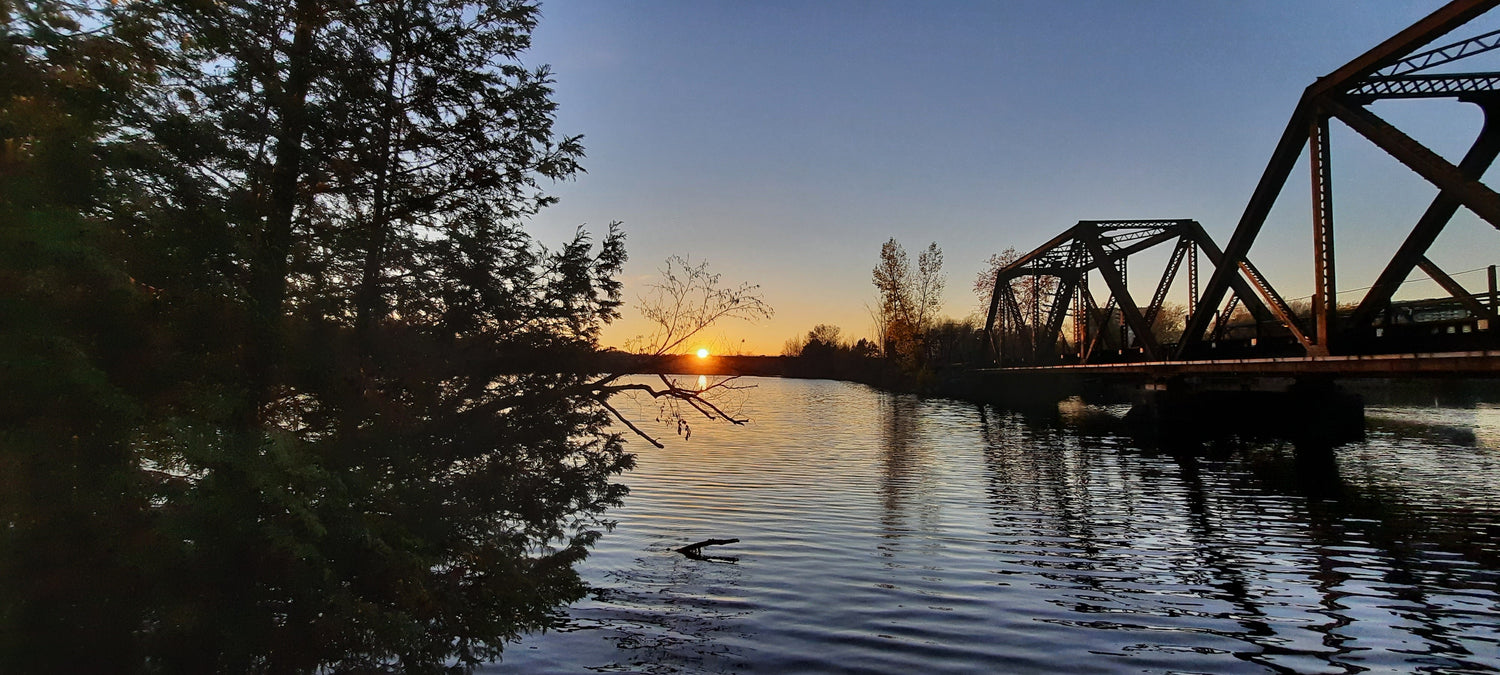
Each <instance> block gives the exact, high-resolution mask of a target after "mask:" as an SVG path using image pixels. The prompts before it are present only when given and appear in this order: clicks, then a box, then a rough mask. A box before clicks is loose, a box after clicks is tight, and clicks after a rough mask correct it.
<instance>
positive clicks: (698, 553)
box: [676, 539, 740, 560]
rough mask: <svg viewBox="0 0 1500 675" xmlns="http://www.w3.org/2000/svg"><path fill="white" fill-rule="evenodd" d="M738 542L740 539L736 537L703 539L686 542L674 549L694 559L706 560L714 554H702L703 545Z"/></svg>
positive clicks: (721, 544)
mask: <svg viewBox="0 0 1500 675" xmlns="http://www.w3.org/2000/svg"><path fill="white" fill-rule="evenodd" d="M739 542H740V540H738V539H704V540H703V541H700V542H698V543H696V544H688V545H687V546H683V547H682V548H678V549H676V551H677V552H678V553H681V554H683V555H685V556H687V557H689V558H693V559H695V560H707V559H711V558H714V557H715V556H706V555H703V547H704V546H723V545H724V544H738V543H739Z"/></svg>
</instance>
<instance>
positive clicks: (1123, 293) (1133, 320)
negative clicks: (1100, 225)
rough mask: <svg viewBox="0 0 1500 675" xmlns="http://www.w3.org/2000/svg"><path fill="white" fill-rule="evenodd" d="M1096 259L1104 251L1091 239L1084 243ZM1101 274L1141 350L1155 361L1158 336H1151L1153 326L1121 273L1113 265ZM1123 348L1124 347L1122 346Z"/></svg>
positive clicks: (1102, 268) (1104, 269)
mask: <svg viewBox="0 0 1500 675" xmlns="http://www.w3.org/2000/svg"><path fill="white" fill-rule="evenodd" d="M1084 245H1085V246H1087V247H1088V249H1089V252H1090V253H1092V254H1093V256H1094V258H1096V259H1102V258H1104V250H1103V249H1102V248H1101V247H1100V245H1099V240H1098V239H1089V240H1087V241H1085V242H1084ZM1098 269H1099V274H1100V275H1101V276H1103V277H1104V283H1105V284H1107V285H1108V286H1109V291H1110V293H1111V294H1112V295H1114V297H1115V298H1116V299H1117V301H1118V302H1119V305H1120V313H1121V314H1122V315H1124V317H1125V322H1126V323H1127V324H1129V325H1130V329H1131V330H1133V331H1135V335H1136V339H1137V340H1139V341H1140V343H1141V349H1142V350H1144V351H1145V352H1146V358H1149V359H1155V358H1158V357H1159V356H1160V354H1161V347H1160V346H1158V345H1157V344H1156V336H1154V335H1152V334H1151V326H1149V325H1147V324H1146V319H1145V317H1142V316H1141V310H1140V308H1138V307H1136V304H1135V301H1134V300H1131V298H1130V289H1129V288H1126V286H1125V280H1124V279H1122V278H1120V274H1119V271H1118V270H1116V269H1115V268H1114V267H1113V266H1111V265H1100V266H1099V268H1098ZM1121 346H1122V347H1123V346H1124V345H1121Z"/></svg>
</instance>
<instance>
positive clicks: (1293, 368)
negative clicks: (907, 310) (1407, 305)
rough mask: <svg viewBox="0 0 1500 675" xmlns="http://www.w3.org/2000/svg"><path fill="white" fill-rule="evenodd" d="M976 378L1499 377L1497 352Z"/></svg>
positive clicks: (1038, 369)
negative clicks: (1045, 376) (1060, 376)
mask: <svg viewBox="0 0 1500 675" xmlns="http://www.w3.org/2000/svg"><path fill="white" fill-rule="evenodd" d="M977 372H980V373H994V374H1002V373H1003V374H1010V373H1016V374H1019V373H1036V374H1041V373H1054V374H1059V375H1061V374H1072V375H1094V376H1111V375H1123V376H1149V377H1161V378H1166V377H1173V376H1178V375H1243V376H1261V377H1284V376H1297V375H1329V376H1334V377H1393V376H1402V375H1411V376H1435V377H1441V376H1457V377H1462V376H1477V377H1497V376H1500V350H1484V351H1467V352H1428V353H1414V354H1373V355H1364V356H1306V357H1291V358H1270V359H1221V360H1203V361H1139V362H1134V363H1090V364H1071V365H1055V366H1018V367H1012V368H981V369H978V370H977Z"/></svg>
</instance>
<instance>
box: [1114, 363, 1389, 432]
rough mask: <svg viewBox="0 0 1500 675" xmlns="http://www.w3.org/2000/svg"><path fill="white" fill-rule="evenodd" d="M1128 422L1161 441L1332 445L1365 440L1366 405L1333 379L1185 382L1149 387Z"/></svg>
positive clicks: (1140, 393) (1156, 383)
mask: <svg viewBox="0 0 1500 675" xmlns="http://www.w3.org/2000/svg"><path fill="white" fill-rule="evenodd" d="M1132 398H1133V400H1132V403H1133V404H1134V405H1133V406H1132V408H1131V409H1130V413H1129V414H1127V415H1126V421H1127V422H1129V423H1131V424H1132V425H1134V426H1136V427H1137V428H1138V429H1139V430H1140V431H1142V432H1145V433H1147V434H1149V435H1152V436H1156V437H1161V438H1169V439H1170V438H1181V439H1189V438H1202V437H1205V436H1215V435H1221V434H1225V433H1235V434H1241V435H1246V436H1268V437H1277V438H1289V439H1293V440H1297V441H1306V442H1311V443H1312V445H1313V446H1325V447H1326V446H1328V445H1331V444H1337V443H1342V442H1345V441H1349V440H1355V439H1358V438H1361V437H1362V436H1363V435H1364V402H1363V401H1362V400H1361V399H1360V397H1359V396H1358V395H1357V394H1353V393H1350V392H1348V391H1345V390H1344V389H1343V388H1341V387H1339V386H1338V384H1337V383H1336V382H1334V381H1333V380H1331V379H1328V378H1321V377H1320V378H1312V377H1308V378H1280V377H1262V378H1243V377H1240V378H1234V379H1232V380H1229V379H1223V380H1218V379H1214V378H1208V377H1179V378H1172V379H1169V380H1156V381H1150V382H1145V383H1143V384H1142V386H1141V387H1140V388H1139V389H1137V390H1136V392H1135V395H1134V396H1133V397H1132Z"/></svg>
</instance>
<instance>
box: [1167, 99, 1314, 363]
mask: <svg viewBox="0 0 1500 675" xmlns="http://www.w3.org/2000/svg"><path fill="white" fill-rule="evenodd" d="M1309 118H1310V111H1309V105H1308V103H1307V96H1306V95H1304V96H1303V99H1302V101H1300V102H1298V103H1297V108H1296V109H1295V110H1293V111H1292V119H1291V120H1290V121H1288V122H1287V126H1286V130H1285V131H1283V132H1282V133H1281V140H1280V141H1279V142H1278V143H1277V144H1276V150H1275V151H1274V152H1273V153H1272V154H1271V161H1270V163H1268V164H1267V165H1266V170H1265V171H1264V172H1263V173H1262V174H1261V177H1260V182H1259V183H1257V184H1256V186H1255V192H1253V193H1251V195H1250V202H1249V204H1247V205H1246V206H1245V211H1244V213H1243V214H1241V215H1240V222H1239V224H1238V225H1236V226H1235V228H1234V234H1233V235H1231V236H1230V237H1229V243H1227V244H1225V245H1224V251H1223V254H1222V255H1221V256H1219V260H1217V261H1213V263H1214V272H1213V274H1211V275H1209V277H1208V285H1207V286H1206V287H1204V289H1203V295H1202V296H1200V297H1199V298H1198V311H1197V312H1194V313H1193V314H1192V315H1191V316H1189V317H1188V321H1187V326H1186V327H1185V328H1184V330H1183V333H1182V341H1181V342H1180V343H1179V344H1178V347H1177V355H1178V357H1181V356H1182V354H1183V353H1185V352H1186V351H1187V350H1188V349H1190V348H1192V347H1193V346H1194V345H1196V344H1197V343H1199V342H1202V339H1203V332H1204V331H1205V330H1206V329H1207V328H1208V322H1209V319H1210V318H1211V317H1212V315H1214V314H1216V313H1217V312H1218V309H1219V301H1221V300H1223V299H1224V293H1225V292H1227V291H1228V290H1229V287H1230V285H1231V284H1232V283H1234V280H1235V279H1237V278H1238V277H1239V262H1240V261H1241V260H1244V259H1245V255H1246V254H1248V253H1249V252H1250V246H1251V245H1252V244H1254V243H1255V238H1256V236H1257V235H1259V234H1260V229H1261V227H1263V226H1264V225H1265V223H1266V216H1268V215H1270V213H1271V207H1272V206H1273V205H1275V203H1276V198H1277V197H1278V196H1280V194H1281V189H1282V187H1284V186H1285V185H1286V181H1287V178H1289V177H1290V176H1291V174H1292V168H1293V167H1294V166H1295V165H1296V164H1297V158H1298V157H1299V156H1301V155H1302V146H1303V145H1305V144H1306V143H1307V121H1308V119H1309ZM1236 292H1238V293H1239V294H1240V296H1241V297H1242V298H1244V297H1249V296H1251V295H1254V293H1246V292H1244V291H1239V290H1238V289H1236Z"/></svg>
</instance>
